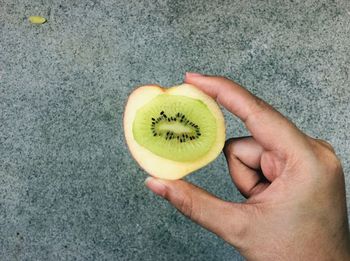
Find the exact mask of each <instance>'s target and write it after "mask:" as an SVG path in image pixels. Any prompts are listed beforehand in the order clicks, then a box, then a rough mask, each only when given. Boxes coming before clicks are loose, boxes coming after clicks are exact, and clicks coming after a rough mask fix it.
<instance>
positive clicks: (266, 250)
mask: <svg viewBox="0 0 350 261" xmlns="http://www.w3.org/2000/svg"><path fill="white" fill-rule="evenodd" d="M185 82H187V83H190V84H193V85H195V86H196V87H197V88H199V89H201V90H202V91H204V92H205V93H207V94H208V95H210V96H212V97H213V98H214V99H216V100H217V101H218V102H219V103H220V104H222V105H223V106H224V107H226V108H227V109H228V110H229V111H230V112H232V113H233V114H234V115H236V116H238V117H239V118H240V119H241V120H242V121H243V122H244V124H245V126H246V127H247V129H248V130H249V131H250V133H251V134H252V137H244V138H234V139H229V140H228V141H227V142H226V145H225V148H224V153H225V156H226V159H227V163H228V168H229V171H230V174H231V177H232V180H233V182H234V184H235V185H236V186H237V188H238V189H239V191H240V192H241V193H242V194H243V195H244V196H245V197H246V198H247V200H246V201H245V202H243V203H233V202H227V201H223V200H221V199H219V198H217V197H215V196H214V195H212V194H210V193H208V192H206V191H204V190H203V189H201V188H199V187H197V186H195V185H193V184H190V183H188V182H186V181H184V180H177V181H166V180H160V179H155V178H148V179H147V180H146V185H147V187H148V188H149V189H150V190H152V191H153V192H154V193H155V194H157V195H160V196H162V197H164V198H165V199H167V200H168V201H169V202H170V203H171V204H172V205H174V206H175V207H176V208H177V209H178V210H179V211H180V212H182V213H183V214H184V215H186V216H187V217H189V218H190V219H192V220H193V221H195V222H197V223H198V224H200V225H201V226H203V227H204V228H206V229H208V230H210V231H212V232H214V233H215V234H217V235H218V236H219V237H221V238H223V239H224V240H225V241H227V242H228V243H230V244H231V245H233V246H235V247H236V248H237V250H238V251H239V252H240V253H241V254H242V255H243V256H244V257H245V258H247V259H249V260H350V238H349V227H348V219H347V209H346V197H345V185H344V175H343V171H342V167H341V163H340V161H339V160H338V158H337V156H336V154H335V152H334V150H333V148H332V146H331V145H329V144H328V143H327V142H325V141H322V140H317V139H313V138H311V137H309V136H307V135H306V134H304V133H302V132H301V131H300V130H299V129H298V128H297V127H296V126H295V125H293V124H292V123H291V122H290V121H289V120H288V119H287V118H285V117H284V116H282V115H281V114H280V113H279V112H277V111H276V110H275V109H274V108H272V107H271V106H270V105H268V104H267V103H265V102H264V101H262V100H260V99H259V98H257V97H255V96H254V95H252V94H251V93H250V92H248V91H247V90H246V89H244V88H242V87H241V86H239V85H238V84H236V83H234V82H232V81H230V80H228V79H226V78H223V77H215V76H202V75H198V74H191V73H188V74H186V78H185Z"/></svg>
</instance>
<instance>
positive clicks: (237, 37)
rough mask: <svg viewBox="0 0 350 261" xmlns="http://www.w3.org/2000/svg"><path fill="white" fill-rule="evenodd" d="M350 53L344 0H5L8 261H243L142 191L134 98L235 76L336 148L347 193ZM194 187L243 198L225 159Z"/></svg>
mask: <svg viewBox="0 0 350 261" xmlns="http://www.w3.org/2000/svg"><path fill="white" fill-rule="evenodd" d="M30 15H42V16H44V17H46V18H47V19H48V22H47V23H46V24H43V25H31V24H29V23H28V21H27V17H28V16H30ZM349 54H350V2H349V1H347V0H337V1H330V0H302V1H301V0H294V1H293V0H290V1H282V0H275V1H273V0H269V1H221V0H211V1H190V0H187V1H170V0H159V1H136V0H135V1H134V0H119V1H113V0H106V1H102V0H101V1H97V0H95V1H92V0H88V1H78V0H76V1H70V0H66V1H49V0H42V1H29V0H22V1H19V0H0V254H1V255H0V256H1V260H152V261H155V260H242V258H241V257H240V256H239V254H238V253H237V252H236V251H235V250H234V249H233V248H231V247H230V246H228V245H227V244H225V243H224V242H223V241H222V240H220V239H218V238H217V237H216V236H214V235H212V234H210V233H208V232H207V231H205V230H204V229H201V228H200V227H199V226H197V225H195V224H193V223H191V222H190V221H188V220H187V219H186V218H184V217H182V216H181V215H180V214H179V213H177V212H176V211H175V210H174V209H173V208H171V207H170V206H168V204H167V203H166V202H164V201H162V200H161V199H160V198H157V197H155V196H154V195H152V194H151V193H150V192H149V191H147V190H146V189H145V188H144V185H143V181H144V179H145V177H146V175H145V173H144V172H143V171H142V170H140V169H139V168H138V166H137V165H136V163H135V162H134V161H133V160H132V159H131V157H130V155H129V153H128V150H127V148H126V146H125V144H124V140H123V131H122V121H121V119H122V113H123V106H124V104H125V101H126V98H127V96H128V94H129V93H130V91H131V90H132V89H133V88H134V86H137V85H141V84H146V83H158V84H161V85H165V86H171V85H174V84H177V83H180V82H181V81H182V79H183V74H184V72H185V71H198V72H202V73H207V74H220V75H226V76H229V77H231V78H233V79H235V80H236V81H238V82H240V83H241V84H243V85H245V86H247V88H248V89H250V90H251V91H252V92H254V93H255V94H256V95H258V96H260V97H262V98H263V99H265V100H267V101H268V102H270V103H271V104H272V105H274V106H275V107H277V108H278V109H279V110H280V111H281V112H283V113H284V114H286V115H287V116H288V117H289V118H291V119H292V120H293V121H294V122H295V123H296V124H297V125H298V126H299V127H300V128H301V129H302V130H304V131H305V132H307V133H308V134H310V135H313V136H315V137H319V138H323V139H327V140H328V141H330V142H331V143H333V144H334V146H335V148H336V151H337V153H338V154H339V156H340V157H341V158H342V161H343V166H344V170H345V174H346V182H347V189H348V190H349V189H350V155H349V143H350V142H349V139H350V134H349V129H350V128H349V127H350V118H349V117H350V113H349V111H350V102H349V101H350V86H349V73H350V71H349V68H350V57H349ZM226 117H227V120H228V124H227V125H228V129H227V133H228V136H240V135H246V134H247V132H246V130H245V129H244V128H243V126H242V124H241V123H239V122H238V121H237V119H235V118H234V117H232V116H230V115H229V114H228V113H226ZM189 180H191V181H192V182H194V183H196V184H199V185H200V186H203V187H205V188H207V189H208V190H209V191H211V192H213V193H216V194H217V195H219V196H221V197H223V198H225V199H230V200H234V201H240V200H242V197H240V196H239V193H238V192H237V190H236V189H235V188H234V187H233V186H232V184H231V182H230V178H229V176H228V175H227V168H226V163H225V160H224V157H223V156H222V155H221V156H220V157H219V158H218V160H217V161H215V162H214V163H213V164H211V165H210V166H208V167H206V168H204V169H202V170H200V171H198V172H197V173H195V174H193V175H192V176H191V177H190V178H189ZM348 195H349V194H348ZM348 204H349V203H348ZM262 251H263V250H262Z"/></svg>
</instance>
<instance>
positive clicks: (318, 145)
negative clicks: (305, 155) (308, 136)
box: [313, 139, 342, 174]
mask: <svg viewBox="0 0 350 261" xmlns="http://www.w3.org/2000/svg"><path fill="white" fill-rule="evenodd" d="M313 141H314V144H313V150H314V153H315V154H316V157H317V158H318V160H319V162H321V164H322V165H323V166H324V167H325V169H326V170H327V171H328V172H329V173H330V174H340V173H342V164H341V161H340V159H339V158H338V156H337V154H336V153H335V150H334V148H333V146H332V145H331V144H330V143H329V142H327V141H325V140H321V139H313Z"/></svg>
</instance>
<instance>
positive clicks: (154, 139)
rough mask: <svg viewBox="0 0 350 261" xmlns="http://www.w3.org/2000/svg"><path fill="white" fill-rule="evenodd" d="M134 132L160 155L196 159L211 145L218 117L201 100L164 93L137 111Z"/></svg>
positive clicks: (144, 143) (141, 142)
mask: <svg viewBox="0 0 350 261" xmlns="http://www.w3.org/2000/svg"><path fill="white" fill-rule="evenodd" d="M133 135H134V137H135V140H136V141H137V142H138V143H139V144H140V145H141V146H143V147H145V148H146V149H148V150H150V151H152V152H153V153H155V154H156V155H158V156H160V157H163V158H166V159H170V160H175V161H193V160H196V159H198V158H200V157H202V156H203V155H205V154H206V153H207V152H208V151H209V150H210V148H211V147H212V145H213V143H214V141H215V139H216V120H215V118H214V116H213V114H212V113H211V112H210V110H209V109H208V107H207V105H206V104H205V103H203V102H202V101H201V100H198V99H193V98H188V97H185V96H182V95H176V96H174V95H169V94H161V95H158V96H157V97H155V98H154V99H152V100H151V101H150V102H148V103H147V104H146V105H145V106H143V107H142V108H140V109H139V110H138V111H137V113H136V117H135V120H134V123H133Z"/></svg>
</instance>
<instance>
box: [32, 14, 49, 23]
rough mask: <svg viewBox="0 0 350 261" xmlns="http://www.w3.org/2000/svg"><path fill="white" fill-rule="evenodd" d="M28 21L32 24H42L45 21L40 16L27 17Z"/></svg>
mask: <svg viewBox="0 0 350 261" xmlns="http://www.w3.org/2000/svg"><path fill="white" fill-rule="evenodd" d="M28 19H29V22H31V23H32V24H43V23H45V22H46V21H47V20H46V18H44V17H42V16H29V18H28Z"/></svg>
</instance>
